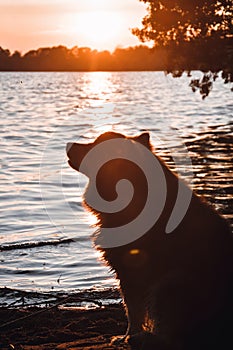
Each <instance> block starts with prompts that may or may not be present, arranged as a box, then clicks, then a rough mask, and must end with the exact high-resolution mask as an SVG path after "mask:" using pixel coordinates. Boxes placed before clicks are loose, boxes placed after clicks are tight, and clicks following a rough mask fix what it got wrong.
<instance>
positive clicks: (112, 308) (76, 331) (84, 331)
mask: <svg viewBox="0 0 233 350" xmlns="http://www.w3.org/2000/svg"><path fill="white" fill-rule="evenodd" d="M3 294H5V297H6V298H9V297H10V296H11V299H12V300H13V298H15V301H12V302H11V303H10V304H9V305H8V306H4V305H5V304H4V303H3V304H2V305H0V348H1V350H10V349H12V350H55V349H72V350H75V349H83V350H90V349H105V348H107V349H131V347H129V346H128V345H127V344H123V345H122V346H119V345H117V346H113V345H110V344H111V338H112V337H113V336H118V335H123V334H124V333H125V331H126V328H127V320H126V316H125V313H124V307H123V304H122V302H121V301H119V297H120V295H119V292H118V291H117V290H116V289H109V290H103V291H95V290H92V291H88V290H86V291H80V292H79V293H71V294H65V293H60V292H59V293H55V292H54V293H38V292H24V291H19V290H13V289H9V288H1V289H0V295H1V297H3ZM83 303H85V306H82V304H83ZM88 303H89V306H88Z"/></svg>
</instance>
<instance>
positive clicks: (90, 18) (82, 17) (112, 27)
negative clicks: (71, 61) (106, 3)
mask: <svg viewBox="0 0 233 350" xmlns="http://www.w3.org/2000/svg"><path fill="white" fill-rule="evenodd" d="M68 26H69V28H70V30H71V31H72V33H73V35H74V34H75V35H76V36H77V38H82V41H85V42H86V45H87V46H90V47H93V48H96V49H104V48H107V49H108V48H109V47H111V46H112V45H113V44H115V46H116V45H117V44H118V41H120V38H121V36H122V32H124V28H123V18H122V17H121V16H120V14H119V13H116V12H112V11H93V12H82V13H77V14H74V15H73V16H72V18H70V20H69V23H68Z"/></svg>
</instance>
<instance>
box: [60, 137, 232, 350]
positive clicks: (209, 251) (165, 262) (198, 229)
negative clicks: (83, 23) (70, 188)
mask: <svg viewBox="0 0 233 350" xmlns="http://www.w3.org/2000/svg"><path fill="white" fill-rule="evenodd" d="M111 142H112V145H113V146H111ZM67 155H68V158H69V160H68V162H69V165H70V166H71V167H72V168H73V169H75V170H77V171H80V172H82V173H84V174H85V175H86V176H88V178H89V184H88V186H87V188H86V191H85V194H84V206H85V207H86V208H87V209H88V210H89V211H91V212H92V213H93V214H94V215H95V216H96V217H97V231H96V232H95V233H94V235H93V242H94V245H95V247H96V248H97V249H98V250H99V251H100V252H101V253H102V259H103V261H104V262H105V263H106V264H107V265H108V266H109V267H110V269H111V270H112V271H114V272H115V275H116V278H117V279H118V280H119V285H120V291H121V294H122V297H123V300H124V305H125V310H126V314H127V318H128V328H127V331H126V334H125V335H124V337H123V338H122V341H128V342H129V343H131V344H140V349H142V348H143V349H146V350H148V349H150V345H145V344H146V341H145V339H150V344H151V339H152V338H153V341H152V344H154V345H151V348H153V349H173V350H174V349H178V350H187V349H188V350H191V349H193V350H194V349H203V350H204V349H205V350H208V349H209V350H210V349H228V348H229V349H230V348H232V345H233V333H232V329H233V328H232V326H233V317H232V314H233V293H232V292H233V283H232V278H233V239H232V234H231V231H230V229H229V226H228V224H227V222H226V220H225V219H223V217H221V216H220V215H219V214H218V213H217V212H216V211H215V210H213V208H212V207H210V206H209V205H208V204H207V203H206V202H205V201H204V199H202V198H200V197H199V196H197V195H196V194H195V193H194V192H192V191H191V189H189V187H188V186H187V185H186V184H185V183H184V182H182V181H181V180H180V179H179V178H178V176H177V175H176V174H175V173H174V172H172V171H171V170H170V169H169V167H168V166H167V165H166V164H165V163H164V162H163V160H162V159H161V158H160V157H158V156H157V155H156V153H154V151H153V147H152V145H151V143H150V136H149V133H147V132H145V133H142V134H140V135H138V136H134V137H126V136H124V135H122V134H119V133H115V132H107V133H104V134H102V135H100V136H99V137H98V138H97V139H96V140H95V141H94V142H91V143H88V144H82V143H68V144H67ZM131 158H133V161H132V159H131ZM145 159H148V162H147V163H148V164H149V165H150V164H152V163H153V162H154V161H155V162H156V166H155V169H157V171H155V173H154V177H153V181H152V182H153V183H154V185H156V186H157V192H156V191H155V192H156V193H155V194H153V193H152V194H150V193H149V192H150V188H149V185H148V179H147V174H145V173H144V169H143V167H141V166H140V164H144V163H145ZM143 161H144V163H143ZM93 163H95V165H94V166H93ZM145 164H146V163H145ZM96 166H97V167H98V166H99V169H94V168H95V167H96ZM93 167H94V168H93ZM149 167H150V166H149ZM161 174H162V175H161ZM122 179H124V180H127V181H128V182H130V184H131V187H133V190H134V191H133V194H132V193H131V197H130V198H131V200H130V202H129V203H127V200H126V199H127V198H125V199H124V198H123V202H124V204H125V207H123V208H122V207H121V206H120V207H119V208H118V210H112V211H111V210H110V211H109V210H108V205H106V206H105V207H104V208H102V209H99V208H98V205H96V203H95V202H96V201H95V196H96V191H97V192H98V195H99V196H100V197H101V198H102V199H103V200H104V203H109V207H110V206H111V203H115V202H116V200H117V198H118V194H119V193H117V184H119V182H120V181H121V180H122ZM162 181H165V185H166V186H165V187H164V183H162ZM160 182H161V183H160ZM180 184H182V186H183V189H184V190H185V191H186V192H185V193H188V194H189V196H188V197H189V201H188V204H187V208H186V210H184V213H183V216H182V218H181V219H180V220H178V221H179V222H178V223H177V224H176V225H175V226H174V228H173V230H172V232H170V233H167V226H168V222H169V220H170V218H171V216H172V213H173V210H174V207H175V206H176V201H177V196H178V192H179V189H180ZM128 185H129V183H127V186H128ZM152 185H153V184H152ZM127 186H126V187H125V190H124V191H123V190H122V191H121V196H123V197H124V195H125V197H127V196H128V193H127V188H128V189H130V188H129V187H127ZM182 186H181V187H182ZM160 187H161V188H162V190H161V191H160ZM165 189H166V191H165ZM131 190H132V188H131ZM164 192H166V193H165V194H166V198H165V199H162V197H163V196H164ZM149 195H150V197H151V198H152V199H151V201H152V206H153V207H152V209H153V210H151V211H150V214H149V215H150V216H148V217H147V220H146V221H145V229H144V227H141V226H140V225H138V224H137V225H136V226H135V227H134V228H133V229H132V226H130V223H131V222H136V221H135V220H136V219H137V218H138V217H139V216H140V213H141V212H142V211H143V210H144V208H145V207H146V205H147V201H148V197H149ZM119 196H120V195H119ZM123 202H122V203H123ZM160 202H163V203H162V204H163V205H162V209H161V212H160V213H159V215H158V214H157V216H158V217H157V218H156V220H154V221H153V220H151V219H153V215H154V214H153V213H154V212H156V208H158V207H159V206H160V204H161V203H160ZM97 204H98V203H97ZM148 222H152V223H151V224H150V225H149V226H148ZM127 225H128V226H127ZM147 226H148V227H147ZM124 227H128V228H129V230H128V231H125V234H124V235H122V236H120V234H121V230H122V229H123V228H124ZM138 229H140V230H141V232H139V235H138V234H136V231H137V230H138ZM144 231H145V232H144ZM112 232H113V233H112ZM118 232H119V237H120V238H119V240H120V242H118V243H117V239H118ZM108 234H109V237H113V236H111V235H112V234H114V237H115V238H116V240H115V241H114V240H112V242H113V243H112V245H111V240H110V243H109V242H108V243H107V244H105V245H104V244H102V245H101V242H104V239H103V237H102V238H101V236H103V235H105V238H106V237H107V235H108ZM107 238H108V237H107ZM101 239H102V241H101ZM111 239H112V238H111ZM143 344H144V345H143ZM229 344H230V345H229ZM143 346H144V347H143ZM229 346H230V347H229Z"/></svg>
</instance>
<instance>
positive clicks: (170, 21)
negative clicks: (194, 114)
mask: <svg viewBox="0 0 233 350" xmlns="http://www.w3.org/2000/svg"><path fill="white" fill-rule="evenodd" d="M139 1H142V2H145V3H146V4H148V7H147V15H146V16H145V17H144V18H143V20H142V25H143V27H142V28H141V29H139V28H135V29H133V34H135V35H136V36H138V38H139V39H140V40H141V41H142V42H145V41H153V43H154V46H155V47H156V46H163V47H166V48H167V50H168V52H169V58H170V59H169V62H171V64H170V66H171V67H168V72H171V73H172V74H173V75H174V76H180V75H181V74H182V72H183V71H184V70H190V68H191V69H192V68H193V69H200V70H202V71H203V72H204V76H203V77H202V79H199V80H192V81H191V83H190V85H191V87H192V89H193V91H195V90H196V89H199V90H200V92H201V94H202V96H203V98H204V97H206V96H207V95H208V94H209V92H210V90H211V88H212V83H213V81H214V80H215V79H216V77H217V75H218V73H219V72H220V71H222V75H221V76H222V78H223V79H224V82H225V83H228V82H233V20H232V18H233V2H232V0H190V1H187V0H160V1H157V0H139Z"/></svg>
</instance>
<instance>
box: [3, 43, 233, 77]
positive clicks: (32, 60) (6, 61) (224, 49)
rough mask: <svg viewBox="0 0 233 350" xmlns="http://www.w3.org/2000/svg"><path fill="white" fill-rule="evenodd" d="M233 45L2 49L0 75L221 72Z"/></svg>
mask: <svg viewBox="0 0 233 350" xmlns="http://www.w3.org/2000/svg"><path fill="white" fill-rule="evenodd" d="M232 41H233V39H232V38H229V39H224V40H223V39H222V40H218V41H216V40H215V41H212V40H211V39H210V40H208V39H206V40H205V41H203V42H200V41H199V42H198V43H195V42H193V43H192V42H186V43H183V44H182V45H179V46H176V45H170V46H169V47H166V48H165V47H157V48H152V49H151V48H148V47H147V46H144V45H140V46H135V47H129V48H124V49H123V48H117V49H116V50H115V51H114V52H113V53H110V52H109V51H101V52H100V51H97V50H91V49H90V48H87V47H77V46H75V47H73V48H72V49H68V48H66V47H65V46H56V47H47V48H40V49H38V50H31V51H29V52H27V53H26V54H24V55H22V54H21V53H20V52H18V51H15V52H14V53H11V52H10V51H9V50H7V49H3V48H1V47H0V71H144V70H145V71H146V70H149V71H150V70H151V71H153V70H155V71H161V70H162V71H177V72H179V70H188V71H189V70H202V71H208V70H211V71H218V70H222V69H224V68H227V67H228V65H229V60H228V59H227V57H228V51H229V55H230V51H231V50H232ZM231 55H232V52H231ZM224 62H226V64H225V63H224Z"/></svg>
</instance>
